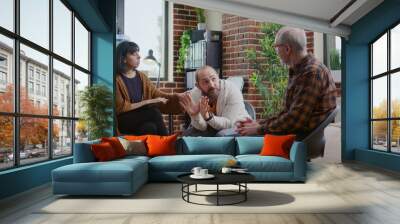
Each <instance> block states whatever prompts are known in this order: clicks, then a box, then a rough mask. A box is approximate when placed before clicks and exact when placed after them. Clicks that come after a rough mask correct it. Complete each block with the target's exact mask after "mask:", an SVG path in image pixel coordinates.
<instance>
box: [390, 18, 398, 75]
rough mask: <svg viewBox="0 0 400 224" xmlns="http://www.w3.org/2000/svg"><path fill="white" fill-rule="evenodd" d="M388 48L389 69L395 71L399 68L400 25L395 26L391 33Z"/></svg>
mask: <svg viewBox="0 0 400 224" xmlns="http://www.w3.org/2000/svg"><path fill="white" fill-rule="evenodd" d="M390 47H391V49H390V51H391V52H390V58H391V62H390V63H391V66H390V67H391V69H395V68H398V67H400V25H397V26H396V27H395V28H393V29H392V31H391V37H390Z"/></svg>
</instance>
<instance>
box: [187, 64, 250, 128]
mask: <svg viewBox="0 0 400 224" xmlns="http://www.w3.org/2000/svg"><path fill="white" fill-rule="evenodd" d="M180 103H181V106H182V107H183V108H184V109H185V111H186V112H187V113H188V114H189V116H190V119H191V123H190V127H189V128H188V129H187V130H185V131H184V132H183V135H185V136H216V135H217V136H224V135H235V134H236V133H235V131H234V127H235V122H236V121H239V120H243V119H246V118H249V117H250V116H249V114H248V113H247V111H246V109H245V107H244V102H243V96H242V93H241V92H240V90H239V89H238V88H237V87H236V86H235V84H233V83H231V82H230V81H226V80H220V79H219V77H218V74H217V72H216V71H215V70H214V69H213V68H212V67H210V66H204V67H202V68H200V69H199V70H197V71H196V87H195V88H194V89H193V90H191V91H189V92H187V93H186V95H185V96H184V97H183V99H182V100H181V102H180Z"/></svg>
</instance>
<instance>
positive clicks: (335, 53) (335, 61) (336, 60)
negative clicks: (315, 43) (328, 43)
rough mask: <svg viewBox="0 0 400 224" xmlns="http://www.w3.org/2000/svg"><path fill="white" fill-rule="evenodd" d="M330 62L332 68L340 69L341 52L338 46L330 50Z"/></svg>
mask: <svg viewBox="0 0 400 224" xmlns="http://www.w3.org/2000/svg"><path fill="white" fill-rule="evenodd" d="M329 62H330V66H331V69H332V70H340V69H341V65H340V54H339V50H338V49H336V48H333V49H331V51H330V52H329Z"/></svg>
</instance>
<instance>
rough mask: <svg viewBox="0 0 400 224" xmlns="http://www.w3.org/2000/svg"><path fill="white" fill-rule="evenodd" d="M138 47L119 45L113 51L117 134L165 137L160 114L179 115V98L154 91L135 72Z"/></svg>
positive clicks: (139, 74) (152, 86)
mask: <svg viewBox="0 0 400 224" xmlns="http://www.w3.org/2000/svg"><path fill="white" fill-rule="evenodd" d="M139 63H140V55H139V46H138V45H137V44H136V43H134V42H128V41H125V42H122V43H120V44H119V45H118V47H117V64H118V68H117V75H116V83H117V84H116V113H117V120H118V130H119V131H120V132H121V133H124V134H134V135H143V134H155V135H167V134H168V132H167V129H166V127H165V124H164V121H163V118H162V114H161V112H162V113H180V112H181V107H180V105H179V98H181V97H183V94H168V93H164V92H162V91H160V90H159V89H157V88H156V87H155V86H154V85H153V84H152V83H151V81H150V79H149V78H148V77H147V76H146V75H145V74H144V73H142V72H140V71H138V70H136V69H137V67H138V66H139Z"/></svg>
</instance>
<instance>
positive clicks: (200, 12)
mask: <svg viewBox="0 0 400 224" xmlns="http://www.w3.org/2000/svg"><path fill="white" fill-rule="evenodd" d="M195 11H196V15H197V29H198V30H205V29H206V17H205V15H204V9H201V8H196V9H195Z"/></svg>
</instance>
